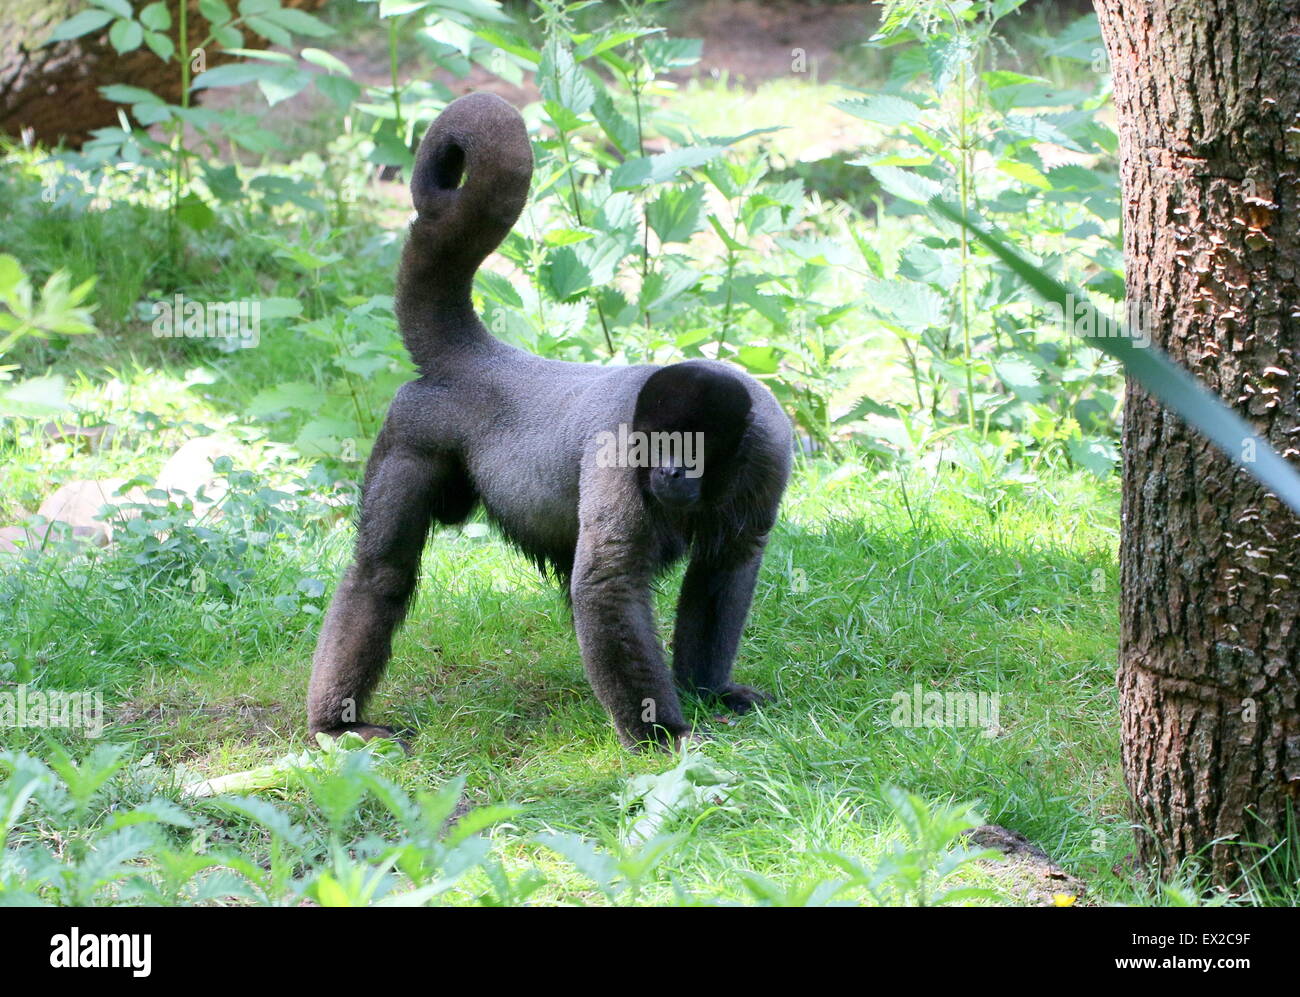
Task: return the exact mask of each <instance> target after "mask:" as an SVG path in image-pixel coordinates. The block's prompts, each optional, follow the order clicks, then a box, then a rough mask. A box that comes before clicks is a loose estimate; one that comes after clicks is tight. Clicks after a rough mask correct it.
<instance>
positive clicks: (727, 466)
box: [629, 360, 752, 511]
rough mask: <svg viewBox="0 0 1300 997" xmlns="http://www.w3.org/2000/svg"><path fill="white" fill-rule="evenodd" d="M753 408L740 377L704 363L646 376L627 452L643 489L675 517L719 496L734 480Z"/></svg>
mask: <svg viewBox="0 0 1300 997" xmlns="http://www.w3.org/2000/svg"><path fill="white" fill-rule="evenodd" d="M751 406H752V402H751V401H750V398H749V392H748V391H747V390H746V389H745V386H744V384H742V383H741V381H740V379H739V378H736V377H733V376H731V375H730V374H727V373H725V372H724V371H722V370H719V369H718V368H717V367H713V366H710V365H708V364H703V363H697V362H693V361H689V360H688V361H686V362H684V363H678V364H673V365H671V366H669V367H664V368H662V369H660V370H657V371H655V372H654V373H653V374H651V375H650V378H649V379H648V380H647V381H646V382H645V384H643V385H642V386H641V391H640V393H639V394H638V395H637V399H636V414H635V416H634V417H633V420H632V429H633V438H632V439H631V446H630V448H629V449H630V450H631V451H632V456H633V460H632V463H634V464H635V466H636V467H637V474H638V476H639V477H640V481H641V488H642V490H643V491H644V492H646V493H648V494H649V495H650V496H651V497H652V498H653V499H654V500H655V501H657V502H658V503H659V504H661V505H663V506H665V507H667V508H669V509H673V510H679V511H687V510H690V509H692V508H694V507H696V506H698V505H700V504H701V503H702V502H708V501H710V500H712V499H713V498H715V497H716V496H718V495H720V494H721V493H722V492H723V491H724V490H725V488H726V486H727V484H728V482H730V481H731V480H732V478H733V477H734V472H733V468H732V465H733V463H734V461H735V460H736V458H737V457H738V455H739V452H740V443H741V439H742V438H743V437H744V435H745V430H746V429H747V428H748V427H749V421H750V419H749V415H750V408H751ZM638 447H639V448H641V449H639V450H638V449H637V448H638Z"/></svg>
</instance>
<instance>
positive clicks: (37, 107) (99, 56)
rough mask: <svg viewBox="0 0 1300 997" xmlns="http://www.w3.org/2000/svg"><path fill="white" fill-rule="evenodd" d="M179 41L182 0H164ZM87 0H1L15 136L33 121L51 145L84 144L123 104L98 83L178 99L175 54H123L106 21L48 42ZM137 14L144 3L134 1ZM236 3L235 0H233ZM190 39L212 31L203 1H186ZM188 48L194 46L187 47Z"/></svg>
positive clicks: (253, 44)
mask: <svg viewBox="0 0 1300 997" xmlns="http://www.w3.org/2000/svg"><path fill="white" fill-rule="evenodd" d="M324 2H325V0H281V3H280V5H281V6H282V7H296V8H299V9H301V10H315V9H317V8H319V7H320V6H321V5H322V4H323V3H324ZM166 3H167V6H168V8H169V9H170V10H171V15H172V26H171V29H170V31H169V32H168V33H169V34H170V35H171V38H172V40H173V41H176V40H177V31H178V28H177V25H178V24H179V23H180V21H179V19H178V17H177V12H178V11H179V10H180V0H166ZM88 6H89V5H88V4H87V3H86V2H85V0H3V3H2V4H0V132H3V133H5V134H8V135H12V136H14V137H17V136H18V135H19V134H20V133H21V132H22V130H23V129H24V128H30V129H31V130H32V132H33V134H34V136H35V138H36V139H37V140H38V141H40V142H44V143H46V144H49V145H53V144H55V143H56V142H58V141H59V140H60V139H63V140H64V141H65V142H67V143H68V144H70V145H74V146H79V145H81V143H82V142H84V141H85V140H86V139H87V138H89V137H90V133H91V131H92V130H94V129H96V128H103V127H106V126H108V125H113V124H116V123H117V112H118V109H119V108H121V105H120V104H114V103H113V102H112V101H109V100H105V99H104V97H102V96H101V95H100V93H99V89H98V88H99V87H101V86H105V85H107V84H110V83H129V84H131V85H132V86H137V87H144V88H145V89H146V90H151V91H153V92H154V93H156V94H158V95H159V96H160V97H162V98H163V99H164V100H166V101H168V102H169V103H173V104H175V103H179V102H180V89H181V87H180V84H181V79H180V64H179V63H178V62H177V58H178V56H179V54H180V51H181V49H182V46H180V45H177V55H176V56H173V57H172V60H171V61H170V62H163V61H162V60H161V59H159V58H158V57H157V56H156V55H154V54H153V52H151V51H150V50H149V49H148V48H146V47H144V46H141V47H140V48H138V49H136V50H135V51H133V52H127V53H126V54H125V55H119V54H118V53H117V51H116V50H115V49H114V48H113V46H112V45H110V44H109V42H108V28H107V27H105V28H104V29H103V30H102V31H96V32H92V33H91V34H89V35H83V36H82V37H81V38H73V39H71V40H70V41H66V42H58V43H57V44H54V45H48V46H47V45H46V44H45V41H46V39H47V38H49V37H50V32H52V31H53V30H54V29H55V27H56V26H57V25H58V24H59V23H60V22H61V21H65V20H67V19H68V18H69V17H71V16H72V15H73V14H76V13H78V12H79V11H82V10H85V9H87V7H88ZM133 6H134V8H135V9H136V11H137V13H138V11H139V10H140V8H141V7H143V6H144V5H143V4H142V3H139V2H137V3H134V4H133ZM228 6H230V7H231V9H234V8H235V7H236V6H237V5H236V4H235V3H234V2H233V0H232V2H230V3H229V4H228ZM187 20H188V25H187V27H188V31H187V34H188V35H189V40H190V45H197V44H198V43H199V42H201V41H203V40H204V39H205V38H207V37H208V33H209V24H208V21H207V20H206V19H205V18H204V17H203V16H202V15H201V14H200V13H199V0H189V11H188V14H187ZM240 30H242V31H243V32H244V44H245V45H246V46H247V47H248V48H264V47H265V46H266V41H265V40H264V39H262V38H261V37H259V36H258V35H256V34H254V33H253V32H252V31H250V30H248V29H247V28H245V27H243V26H242V25H241V26H240ZM184 50H185V51H189V50H190V49H189V47H188V46H187V47H185V49H184ZM205 55H206V58H207V64H208V67H209V68H212V67H213V66H219V65H221V63H222V62H228V61H230V60H229V59H223V58H222V56H221V50H220V49H219V48H217V47H215V46H210V47H209V48H208V50H207V52H206V53H205Z"/></svg>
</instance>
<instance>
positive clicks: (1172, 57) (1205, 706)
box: [1095, 0, 1300, 884]
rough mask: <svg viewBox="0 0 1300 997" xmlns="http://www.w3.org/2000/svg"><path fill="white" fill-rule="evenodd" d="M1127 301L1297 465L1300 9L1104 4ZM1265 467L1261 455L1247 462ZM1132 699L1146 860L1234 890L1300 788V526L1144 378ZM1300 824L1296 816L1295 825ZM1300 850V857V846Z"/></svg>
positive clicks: (1127, 582) (1134, 399) (1127, 709)
mask: <svg viewBox="0 0 1300 997" xmlns="http://www.w3.org/2000/svg"><path fill="white" fill-rule="evenodd" d="M1095 3H1096V8H1097V13H1098V15H1099V17H1100V19H1101V26H1102V33H1103V36H1104V39H1105V43H1106V47H1107V50H1108V51H1109V55H1110V63H1111V70H1112V73H1113V77H1114V87H1115V105H1116V110H1117V113H1118V118H1119V136H1120V163H1121V166H1120V171H1121V183H1122V189H1123V192H1124V200H1125V204H1124V243H1125V245H1124V249H1125V257H1126V260H1127V264H1126V268H1127V277H1128V293H1129V295H1130V300H1135V301H1136V302H1138V303H1139V304H1140V305H1141V306H1142V307H1143V308H1144V310H1145V315H1146V317H1147V319H1148V324H1149V326H1150V328H1149V332H1150V333H1151V335H1152V338H1153V340H1154V342H1156V343H1157V344H1158V345H1160V346H1162V347H1163V348H1165V349H1166V350H1167V351H1168V352H1169V353H1170V354H1171V355H1172V356H1173V357H1174V358H1175V359H1176V360H1178V361H1179V362H1181V363H1182V364H1184V365H1185V366H1187V367H1188V368H1189V369H1190V370H1192V371H1193V372H1194V373H1196V374H1197V375H1198V376H1199V377H1200V378H1201V379H1202V380H1204V381H1205V382H1206V383H1207V384H1208V385H1209V386H1210V387H1211V388H1212V389H1213V390H1214V391H1217V392H1218V393H1219V395H1221V396H1222V397H1223V398H1224V400H1225V401H1227V402H1228V404H1230V405H1232V406H1234V407H1236V409H1237V410H1238V411H1239V412H1241V414H1242V415H1243V416H1245V417H1246V419H1247V420H1248V421H1250V422H1251V423H1252V424H1253V425H1254V427H1255V428H1256V429H1257V431H1258V432H1259V433H1260V434H1261V435H1262V436H1264V437H1266V438H1267V439H1268V440H1270V441H1271V442H1272V444H1273V446H1274V447H1276V448H1277V450H1278V451H1279V452H1281V453H1283V454H1285V455H1286V456H1288V457H1290V458H1292V459H1294V458H1296V457H1297V456H1300V450H1297V447H1300V404H1298V401H1297V398H1298V395H1297V391H1298V386H1300V379H1298V375H1300V286H1298V285H1297V274H1298V272H1300V176H1298V175H1297V174H1300V0H1095ZM1243 455H1244V456H1246V457H1247V459H1249V456H1250V454H1249V451H1248V450H1243ZM1123 517H1124V525H1123V534H1122V539H1121V542H1120V559H1121V610H1120V612H1121V618H1122V636H1121V647H1120V665H1119V689H1120V709H1121V713H1122V724H1123V754H1124V770H1125V776H1126V778H1127V781H1128V787H1129V791H1130V793H1131V795H1132V799H1133V808H1134V815H1135V817H1136V819H1137V821H1138V822H1139V823H1140V824H1142V825H1143V826H1144V827H1145V828H1146V829H1148V830H1149V832H1150V833H1147V832H1145V831H1139V832H1138V842H1139V844H1138V847H1139V855H1140V857H1141V858H1143V859H1146V860H1152V861H1156V862H1158V863H1159V864H1160V866H1161V868H1162V871H1164V872H1166V873H1167V872H1168V871H1170V870H1171V869H1172V868H1173V866H1174V864H1176V863H1177V862H1179V861H1181V860H1183V859H1186V858H1188V857H1190V856H1193V855H1197V854H1200V855H1202V856H1203V857H1204V858H1207V859H1208V860H1209V865H1208V868H1209V870H1210V871H1211V873H1212V875H1213V877H1214V879H1215V880H1216V881H1217V882H1220V883H1224V884H1229V883H1231V882H1233V881H1234V880H1236V879H1237V878H1238V877H1239V875H1240V872H1241V869H1242V863H1243V862H1244V861H1246V859H1247V856H1245V855H1243V853H1242V850H1241V849H1240V848H1238V847H1236V846H1235V845H1234V844H1233V843H1232V841H1231V840H1225V839H1233V838H1235V840H1236V841H1243V842H1268V843H1276V842H1277V841H1279V840H1280V839H1281V838H1282V837H1283V836H1284V835H1285V834H1286V830H1287V826H1288V814H1289V813H1291V814H1294V809H1295V806H1296V800H1297V796H1298V795H1300V707H1298V704H1297V691H1298V689H1300V524H1298V523H1297V520H1296V518H1295V517H1294V516H1292V515H1291V514H1290V513H1288V512H1287V511H1286V509H1285V508H1284V507H1282V506H1281V505H1280V504H1279V503H1278V502H1277V501H1276V499H1274V498H1273V497H1272V496H1271V495H1269V494H1267V493H1265V492H1264V491H1263V490H1262V489H1260V488H1259V487H1258V486H1257V485H1256V484H1255V483H1254V481H1253V480H1252V479H1251V478H1250V477H1249V476H1248V475H1246V474H1245V473H1244V472H1242V471H1239V470H1237V469H1236V468H1234V466H1233V465H1232V463H1231V462H1229V461H1228V460H1227V459H1226V458H1225V457H1223V456H1222V455H1220V454H1219V453H1218V452H1216V451H1215V450H1214V449H1213V448H1212V447H1211V446H1210V444H1208V443H1207V442H1206V441H1205V440H1204V439H1203V438H1202V437H1201V436H1199V435H1198V434H1197V433H1195V432H1194V431H1192V430H1190V429H1189V428H1188V427H1187V426H1186V425H1185V424H1184V423H1183V422H1182V421H1181V420H1179V419H1178V418H1176V417H1175V416H1173V415H1171V414H1170V413H1169V412H1168V411H1166V410H1165V409H1163V408H1162V407H1161V406H1160V405H1159V404H1158V403H1157V402H1155V401H1153V400H1152V399H1151V398H1150V397H1149V396H1148V395H1146V394H1145V393H1144V392H1142V391H1141V390H1140V389H1139V388H1137V386H1136V385H1134V384H1133V383H1132V382H1130V384H1129V388H1128V401H1127V404H1126V410H1125V416H1124V489H1123ZM1292 830H1293V831H1294V826H1292ZM1294 844H1295V843H1294V842H1292V843H1291V846H1292V847H1294Z"/></svg>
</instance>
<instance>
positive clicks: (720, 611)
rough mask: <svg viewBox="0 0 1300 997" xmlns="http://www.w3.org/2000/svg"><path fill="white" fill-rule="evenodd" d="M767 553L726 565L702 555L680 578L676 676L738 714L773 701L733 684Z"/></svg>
mask: <svg viewBox="0 0 1300 997" xmlns="http://www.w3.org/2000/svg"><path fill="white" fill-rule="evenodd" d="M762 561H763V550H762V548H761V547H760V548H759V549H758V551H757V552H756V553H754V554H752V555H751V556H750V557H748V558H745V559H742V560H740V561H736V562H732V563H729V564H726V565H718V564H713V563H711V562H709V561H708V560H706V559H702V558H699V557H696V558H693V559H692V560H691V563H690V566H689V567H688V568H687V569H686V577H685V578H684V579H683V580H682V592H681V596H680V597H679V599H678V602H677V623H676V626H675V627H674V631H673V674H674V675H675V676H676V678H677V682H678V684H679V685H681V686H682V687H683V688H685V689H690V690H692V691H694V692H697V693H700V694H703V695H706V696H716V697H717V698H718V699H720V700H721V701H722V703H723V705H724V706H726V707H727V708H728V709H729V710H732V711H733V712H735V713H744V712H746V711H748V710H749V709H751V708H752V707H753V706H754V705H755V704H758V703H764V702H768V701H769V700H770V699H771V697H770V696H768V695H767V693H764V692H760V691H759V690H758V689H755V688H753V687H751V686H747V685H740V684H738V683H736V682H732V681H731V667H732V665H733V664H734V663H735V660H736V649H737V648H738V647H739V646H740V634H741V631H742V630H743V629H744V627H745V617H746V616H747V615H748V614H749V604H750V602H751V601H752V599H753V596H754V583H755V581H756V580H757V578H758V568H759V565H760V564H761V563H762Z"/></svg>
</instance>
